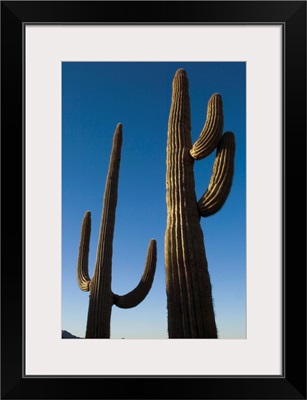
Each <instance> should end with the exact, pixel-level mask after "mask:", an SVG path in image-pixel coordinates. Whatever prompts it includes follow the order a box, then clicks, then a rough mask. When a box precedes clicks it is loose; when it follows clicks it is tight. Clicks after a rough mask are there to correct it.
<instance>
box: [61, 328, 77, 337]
mask: <svg viewBox="0 0 307 400" xmlns="http://www.w3.org/2000/svg"><path fill="white" fill-rule="evenodd" d="M62 339H81V338H80V337H78V336H75V335H72V334H71V333H70V332H67V331H63V330H62Z"/></svg>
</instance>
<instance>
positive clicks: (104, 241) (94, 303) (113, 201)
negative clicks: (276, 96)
mask: <svg viewBox="0 0 307 400" xmlns="http://www.w3.org/2000/svg"><path fill="white" fill-rule="evenodd" d="M121 147H122V125H121V124H118V125H117V127H116V130H115V133H114V138H113V145H112V152H111V157H110V163H109V169H108V174H107V180H106V186H105V192H104V199H103V210H102V216H101V222H100V231H99V239H98V246H97V255H96V264H95V269H94V274H93V277H92V279H90V278H89V274H88V253H89V241H90V231H91V213H90V212H89V211H87V212H86V213H85V215H84V217H83V222H82V228H81V237H80V246H79V256H78V265H77V279H78V284H79V287H80V289H81V290H83V291H90V301H89V309H88V317H87V327H86V336H85V337H86V338H110V319H111V309H112V306H113V304H115V305H117V306H118V307H121V308H131V307H135V306H137V305H138V304H139V303H140V302H141V301H143V300H144V298H145V297H146V296H147V294H148V292H149V290H150V288H151V286H152V283H153V279H154V274H155V269H156V251H157V250H156V241H155V240H154V239H152V240H151V241H150V243H149V248H148V253H147V259H146V265H145V269H144V273H143V276H142V279H141V281H140V282H139V284H138V285H137V287H136V288H135V289H134V290H132V291H131V292H129V293H128V294H126V295H123V296H119V295H117V294H114V293H113V292H112V289H111V280H112V254H113V235H114V226H115V211H116V205H117V188H118V178H119V166H120V155H121Z"/></svg>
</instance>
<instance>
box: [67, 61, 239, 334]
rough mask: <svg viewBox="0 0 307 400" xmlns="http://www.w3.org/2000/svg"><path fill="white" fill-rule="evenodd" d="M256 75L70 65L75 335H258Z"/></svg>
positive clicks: (231, 69)
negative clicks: (252, 114)
mask: <svg viewBox="0 0 307 400" xmlns="http://www.w3.org/2000/svg"><path fill="white" fill-rule="evenodd" d="M245 77H246V65H245V63H244V62H180V61H178V62H63V63H62V337H63V338H76V337H77V338H111V339H146V338H147V339H167V338H183V339H184V338H190V339H196V338H221V339H244V338H245V337H246V304H245V303H246V166H245V161H246V125H245V124H246V79H245ZM178 85H180V88H178ZM181 86H182V87H181ZM179 107H180V109H178V108H179ZM113 135H114V137H113ZM113 140H114V142H113ZM119 141H120V144H118V143H119ZM181 141H182V142H181ZM112 143H113V147H112ZM182 152H185V155H184V156H182V155H181V153H182ZM193 152H194V153H193ZM178 157H180V158H179V159H178ZM117 159H118V163H116V160H117ZM119 160H120V162H119ZM83 218H84V219H83ZM82 221H83V222H82ZM81 225H82V228H81ZM147 248H148V254H147ZM147 257H149V260H148V261H146V260H147ZM211 288H212V289H211ZM80 289H81V291H80ZM82 291H84V292H87V293H82Z"/></svg>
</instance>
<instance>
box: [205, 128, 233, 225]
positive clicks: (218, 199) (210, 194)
mask: <svg viewBox="0 0 307 400" xmlns="http://www.w3.org/2000/svg"><path fill="white" fill-rule="evenodd" d="M234 155H235V139H234V134H233V133H232V132H226V133H224V135H223V136H222V139H221V141H220V142H219V144H218V146H217V151H216V157H215V161H214V165H213V172H212V176H211V179H210V182H209V186H208V189H207V191H206V192H205V193H204V195H203V196H202V197H201V198H200V200H199V201H198V210H199V213H200V215H201V216H202V217H209V216H210V215H213V214H215V213H216V212H217V211H219V210H220V209H221V207H222V206H223V204H224V203H225V201H226V199H227V197H228V194H229V192H230V188H231V185H232V179H233V173H234Z"/></svg>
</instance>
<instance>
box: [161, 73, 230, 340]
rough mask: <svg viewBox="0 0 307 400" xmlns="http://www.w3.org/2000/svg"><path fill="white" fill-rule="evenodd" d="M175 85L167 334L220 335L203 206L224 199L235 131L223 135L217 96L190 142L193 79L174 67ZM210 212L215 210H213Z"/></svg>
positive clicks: (167, 253) (169, 184) (170, 142)
mask: <svg viewBox="0 0 307 400" xmlns="http://www.w3.org/2000/svg"><path fill="white" fill-rule="evenodd" d="M172 89H173V90H172V101H171V108H170V114H169V122H168V140H167V159H166V166H167V170H166V203H167V227H166V232H165V270H166V292H167V307H168V334H169V338H217V328H216V323H215V316H214V309H213V300H212V289H211V282H210V276H209V272H208V263H207V258H206V252H205V246H204V237H203V232H202V229H201V225H200V216H201V213H200V210H199V208H202V206H203V205H205V209H208V208H209V209H210V206H211V207H213V206H212V205H211V201H212V199H211V197H213V199H214V200H213V202H216V203H217V204H215V203H214V210H215V211H214V212H216V211H217V210H218V209H219V208H220V207H221V205H222V204H221V203H224V202H225V200H226V198H225V197H227V195H228V193H229V190H230V186H231V182H232V174H233V157H234V141H233V139H229V138H230V137H233V135H232V134H225V135H224V137H225V139H223V136H222V129H223V113H222V99H221V96H220V95H217V94H215V95H213V96H212V97H211V100H210V101H209V105H208V112H207V120H206V123H205V125H204V129H203V131H202V132H201V134H200V137H199V139H198V141H197V142H196V143H195V145H194V146H192V141H191V132H190V131H191V122H190V99H189V83H188V79H187V75H186V72H185V71H184V70H183V69H179V70H177V71H176V73H175V76H174V79H173V84H172ZM221 137H222V139H221ZM228 139H229V140H228ZM216 147H217V156H216V160H215V167H214V172H213V177H212V178H211V185H209V188H208V191H207V192H206V193H207V194H205V195H204V196H203V197H205V199H204V198H202V199H201V201H200V204H198V203H197V200H196V194H195V182H194V171H193V168H194V162H195V159H200V158H203V157H205V156H206V155H208V154H210V153H211V152H212V151H213V150H214V148H216ZM225 149H226V151H225ZM229 149H230V151H229ZM225 175H226V176H225ZM220 184H222V187H220ZM216 186H217V187H218V188H217V189H216ZM216 192H218V195H216ZM211 211H212V213H213V209H212V210H211ZM203 212H204V211H203ZM204 213H205V212H204Z"/></svg>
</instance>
